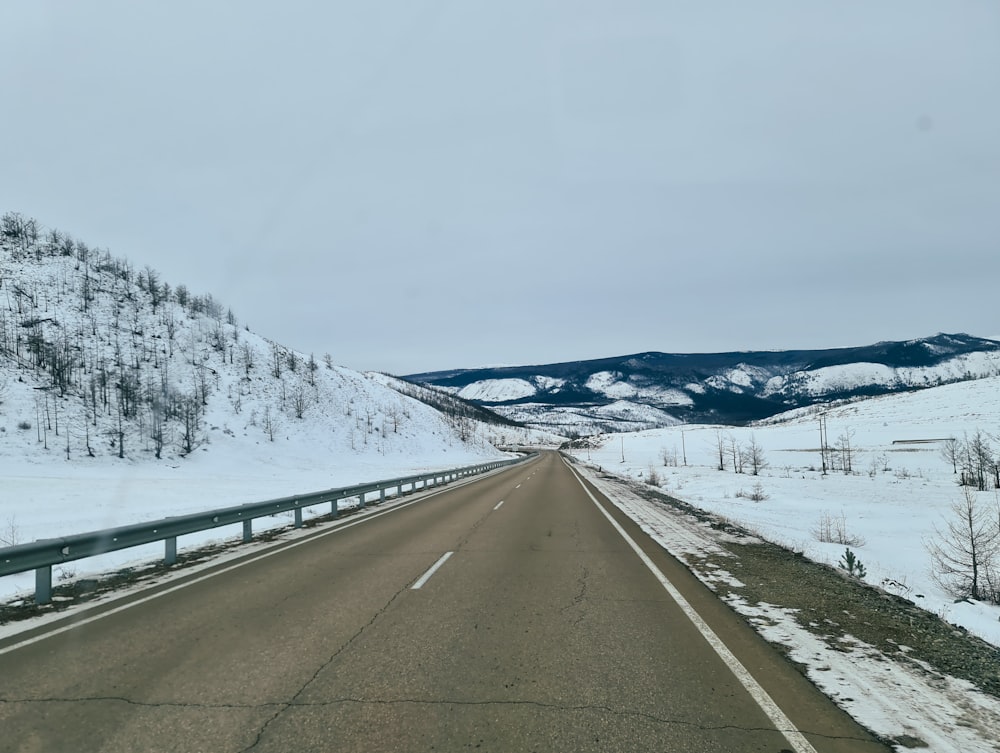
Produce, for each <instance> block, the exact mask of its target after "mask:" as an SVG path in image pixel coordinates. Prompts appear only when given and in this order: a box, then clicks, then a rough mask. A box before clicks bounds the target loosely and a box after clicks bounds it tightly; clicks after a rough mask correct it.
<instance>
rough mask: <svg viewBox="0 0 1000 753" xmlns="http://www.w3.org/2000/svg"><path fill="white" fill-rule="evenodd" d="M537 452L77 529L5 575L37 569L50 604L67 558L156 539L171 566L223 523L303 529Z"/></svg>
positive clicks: (5, 560) (248, 532)
mask: <svg viewBox="0 0 1000 753" xmlns="http://www.w3.org/2000/svg"><path fill="white" fill-rule="evenodd" d="M537 454H538V453H532V454H530V455H526V456H525V457H522V458H515V459H512V460H500V461H496V462H493V463H481V464H479V465H470V466H465V467H464V468H455V469H452V470H447V471H436V472H434V473H425V474H420V475H416V476H405V477H403V478H396V479H390V480H388V481H373V482H370V483H367V484H358V485H356V486H346V487H342V488H339V489H327V490H326V491H320V492H311V493H309V494H299V495H296V496H294V497H282V498H280V499H270V500H266V501H264V502H249V503H247V504H244V505H236V506H234V507H221V508H219V509H217V510H208V511H207V512H201V513H193V514H191V515H178V516H175V517H170V518H163V519H161V520H154V521H150V522H148V523H135V524H132V525H127V526H120V527H118V528H106V529H104V530H101V531H91V532H89V533H78V534H73V535H71V536H61V537H58V538H53V539H40V540H38V541H33V542H31V543H30V544H18V545H17V546H12V547H6V548H3V549H0V576H4V575H15V574H17V573H23V572H27V571H28V570H34V571H35V603H37V604H48V603H49V602H50V601H51V600H52V566H53V565H61V564H63V563H65V562H72V561H73V560H79V559H84V558H86V557H94V556H96V555H99V554H107V553H108V552H114V551H117V550H119V549H128V548H130V547H134V546H140V545H142V544H150V543H154V542H157V541H163V542H164V556H163V561H164V563H165V564H167V565H173V564H175V563H176V562H177V537H178V536H183V535H184V534H188V533H197V532H198V531H208V530H211V529H212V528H218V527H220V526H225V525H232V524H234V523H242V524H243V541H244V542H246V541H250V540H251V539H252V538H253V521H254V520H255V519H256V518H262V517H265V516H268V515H275V514H277V513H282V512H288V511H292V512H293V513H294V514H295V524H294V525H295V527H296V528H301V527H302V510H303V508H305V507H314V506H316V505H321V504H326V503H329V504H330V513H331V515H333V517H336V516H337V515H338V513H339V510H340V501H341V500H345V499H352V498H354V497H357V498H358V505H359V506H360V507H364V506H365V505H366V503H367V497H368V495H369V494H375V493H378V495H379V499H378V501H380V502H381V501H384V500H385V498H386V492H387V491H388V490H390V489H395V490H396V495H395V496H402V495H403V493H404V487H409V490H408V491H409V492H410V493H413V492H415V491H418V490H422V489H427V488H430V487H434V486H440V485H443V484H448V483H449V482H451V481H455V480H457V479H460V478H464V477H466V476H475V475H479V474H481V473H487V472H489V471H492V470H496V469H497V468H502V467H504V466H508V465H514V464H516V463H522V462H524V461H526V460H530V459H531V458H533V457H535V456H536V455H537Z"/></svg>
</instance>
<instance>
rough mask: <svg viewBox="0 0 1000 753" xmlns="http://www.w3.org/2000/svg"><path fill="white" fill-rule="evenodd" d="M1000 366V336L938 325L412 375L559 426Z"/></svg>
mask: <svg viewBox="0 0 1000 753" xmlns="http://www.w3.org/2000/svg"><path fill="white" fill-rule="evenodd" d="M997 374H1000V342H997V341H995V340H990V339H985V338H980V337H973V336H971V335H966V334H951V335H949V334H938V335H934V336H933V337H927V338H921V339H917V340H909V341H906V342H882V343H877V344H875V345H869V346H864V347H855V348H837V349H829V350H793V351H758V352H736V353H686V354H672V353H652V352H651V353H638V354H634V355H627V356H620V357H616V358H605V359H599V360H593V361H574V362H569V363H558V364H549V365H542V366H514V367H504V368H487V369H459V370H453V371H440V372H432V373H424V374H413V375H410V376H408V377H406V378H407V379H408V380H411V381H414V382H418V383H422V384H428V385H433V386H436V387H439V388H442V389H446V390H451V391H453V392H454V393H456V394H457V395H459V396H461V397H464V398H467V399H469V400H472V401H475V402H477V403H479V404H481V405H484V406H487V407H489V408H491V409H492V410H495V411H497V412H499V413H502V414H503V415H505V416H508V417H510V418H514V419H516V420H518V421H521V422H524V423H526V424H529V425H532V426H535V427H545V428H548V429H551V430H553V431H560V432H561V433H564V434H565V433H573V432H576V433H582V434H589V433H595V432H613V431H631V430H638V429H645V428H654V427H662V426H670V425H673V424H677V423H681V422H704V423H725V424H742V423H746V422H747V421H752V420H757V419H762V418H767V417H769V416H773V415H775V414H777V413H780V412H783V411H787V410H790V409H793V408H797V407H802V406H806V405H812V404H815V403H826V402H832V401H836V400H844V399H849V398H856V397H870V396H875V395H882V394H888V393H893V392H901V391H907V390H914V389H921V388H925V387H932V386H936V385H941V384H948V383H951V382H957V381H962V380H966V379H977V378H981V377H987V376H995V375H997Z"/></svg>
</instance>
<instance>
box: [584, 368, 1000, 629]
mask: <svg viewBox="0 0 1000 753" xmlns="http://www.w3.org/2000/svg"><path fill="white" fill-rule="evenodd" d="M821 417H822V418H823V421H824V426H825V433H826V443H827V445H828V447H829V451H828V453H827V467H828V472H827V473H826V474H824V473H823V470H822V466H823V458H822V456H821V454H820V418H821ZM998 431H1000V377H989V378H985V379H978V380H972V381H965V382H960V383H956V384H950V385H943V386H940V387H933V388H930V389H926V390H921V391H919V392H912V393H904V394H897V395H886V396H882V397H877V398H870V399H864V400H857V401H854V402H848V403H844V404H841V405H837V406H811V407H808V408H802V409H798V410H795V411H792V412H790V413H788V414H783V415H781V416H777V417H775V418H772V419H770V420H768V421H766V422H759V423H757V424H755V425H752V426H749V427H746V428H733V427H727V426H712V425H686V426H681V427H676V428H669V429H657V430H652V431H644V432H637V433H631V434H623V435H616V436H604V437H602V438H600V439H599V440H596V441H595V442H594V444H595V446H594V447H592V448H590V449H586V448H584V449H575V450H574V451H573V452H574V454H576V455H577V457H579V458H581V459H582V460H584V461H589V462H591V463H594V464H597V465H600V466H602V467H603V468H604V469H606V470H609V471H611V472H613V473H616V474H622V475H625V476H629V477H632V478H635V479H640V480H643V481H645V482H650V481H652V482H654V483H655V485H657V486H658V487H660V488H661V489H663V490H664V491H665V492H667V493H668V494H671V495H673V496H675V497H678V498H679V499H682V500H684V501H686V502H688V503H690V504H693V505H695V506H697V507H700V508H703V509H705V510H709V511H711V512H714V513H717V514H719V515H722V516H724V517H726V518H729V519H732V520H734V521H737V522H739V523H740V524H742V525H744V526H746V527H748V528H749V529H750V530H751V531H754V532H756V533H758V534H759V535H761V536H763V537H764V538H767V539H769V540H772V541H775V542H777V543H780V544H783V545H785V546H787V547H789V548H791V549H793V550H795V551H801V552H803V553H804V554H805V555H806V556H808V557H810V558H812V559H815V560H817V561H820V562H825V563H828V564H831V565H836V564H838V562H839V561H840V560H841V558H842V557H843V555H844V550H845V546H846V545H847V544H848V542H849V545H850V547H851V548H852V550H853V551H854V552H855V553H856V554H857V556H858V557H859V558H860V560H861V561H862V563H863V564H864V565H865V568H866V571H867V574H866V576H865V579H866V580H867V581H868V582H870V583H872V584H875V585H879V586H881V587H883V588H886V589H888V590H891V591H893V592H895V593H898V594H900V595H903V596H905V597H906V598H908V599H911V600H913V601H914V602H915V603H917V604H918V605H921V606H923V607H924V608H926V609H928V610H930V611H932V612H935V613H938V614H940V615H941V616H943V617H944V618H946V619H947V620H950V621H952V622H954V623H956V624H959V625H963V626H964V627H966V628H968V629H969V630H972V631H974V632H975V633H977V634H978V635H980V636H982V637H983V638H985V639H986V640H988V641H991V642H992V643H994V644H997V645H1000V621H998V619H1000V606H998V605H992V604H990V603H989V598H988V597H987V596H986V595H985V593H984V595H983V598H982V599H980V600H976V599H972V598H965V597H964V595H963V594H961V593H957V592H956V591H955V590H950V589H946V588H944V587H942V585H941V583H939V582H938V580H939V579H937V578H935V572H937V571H938V569H937V568H936V567H935V563H934V558H933V557H932V555H931V552H930V547H931V546H932V545H934V544H935V543H937V544H941V545H947V543H948V542H947V539H948V537H947V536H946V535H944V534H943V533H942V532H945V531H946V530H947V526H948V524H949V522H954V519H955V513H954V511H953V510H952V506H953V505H955V504H959V505H961V504H962V503H963V502H964V501H965V496H964V490H965V489H968V487H960V486H959V484H958V478H959V477H960V474H961V472H962V465H963V462H965V461H964V460H963V459H962V458H958V459H957V471H958V472H957V473H956V467H955V466H954V465H953V463H952V462H951V459H950V458H949V457H947V455H948V453H947V451H946V448H947V446H948V445H949V444H950V443H949V441H948V440H951V439H954V440H955V441H956V442H957V443H958V446H959V447H961V446H963V445H965V444H967V443H969V444H971V443H972V442H974V441H975V440H976V437H977V436H978V437H979V439H980V440H981V441H982V443H983V444H984V445H985V447H986V449H987V451H988V452H989V457H990V458H992V460H991V461H988V462H987V466H988V467H987V471H988V472H987V476H986V479H985V480H986V486H987V487H988V488H987V490H985V491H975V490H974V489H973V490H970V491H971V494H972V496H973V498H974V500H975V504H976V506H977V510H978V511H979V513H980V515H981V520H982V521H983V524H984V525H985V526H986V527H987V528H988V527H989V526H990V525H993V526H996V525H997V524H998V522H1000V496H998V495H1000V491H998V490H997V489H995V488H993V487H994V486H995V484H994V481H995V479H994V478H993V477H992V475H993V471H992V470H991V469H993V468H994V467H995V466H996V464H997V463H998V462H1000V439H998V438H997V436H996V435H997V432H998ZM753 445H757V446H758V447H759V448H760V450H761V459H762V460H763V461H764V463H765V464H766V465H765V466H764V467H763V468H761V469H760V471H759V475H758V476H756V477H755V476H753V475H751V465H750V460H749V459H748V449H749V448H750V447H751V446H753ZM720 454H721V464H722V465H724V466H725V470H724V471H720V470H719V465H720ZM734 457H735V458H737V462H741V463H742V464H743V472H742V473H736V472H734ZM845 458H849V471H847V470H845V462H844V461H845ZM685 459H686V463H687V464H686V465H685ZM651 476H652V478H651ZM754 497H760V499H758V500H757V501H754ZM990 521H993V522H992V523H990ZM824 531H825V533H827V534H832V535H831V536H822V535H820V534H821V533H822V532H824ZM841 534H843V535H841ZM821 538H832V539H833V541H821V540H820V539H821ZM995 547H996V548H995V550H994V553H993V554H992V555H990V556H986V555H987V554H988V553H987V552H983V555H984V556H983V560H982V562H981V563H980V564H981V565H983V564H988V565H989V567H991V568H992V571H991V572H992V575H991V576H990V577H992V578H993V579H994V581H993V586H994V587H995V586H996V585H997V580H996V579H997V576H998V575H1000V570H998V568H1000V540H997V541H996V542H995ZM986 572H987V569H985V568H984V570H983V571H982V573H981V577H985V574H986ZM982 585H983V584H981V586H982ZM983 590H984V592H985V591H986V590H987V589H986V588H984V589H983ZM959 599H961V600H959Z"/></svg>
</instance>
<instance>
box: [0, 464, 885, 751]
mask: <svg viewBox="0 0 1000 753" xmlns="http://www.w3.org/2000/svg"><path fill="white" fill-rule="evenodd" d="M598 503H600V506H599V505H598ZM602 508H605V509H607V510H608V511H609V512H608V513H605V512H602ZM609 516H610V517H612V518H613V519H614V520H615V521H617V524H618V526H619V527H620V528H621V530H618V529H616V527H615V525H614V524H613V523H612V522H611V521H610V520H609ZM623 533H625V534H626V535H627V536H629V537H631V538H632V539H633V540H634V541H635V542H636V547H635V548H633V546H632V545H630V544H629V542H628V541H627V540H626V538H624V537H623V535H622V534H623ZM636 549H639V550H641V551H642V552H644V553H645V557H646V558H647V561H648V562H649V564H651V565H652V566H653V567H654V568H655V569H657V570H659V571H660V573H661V574H662V576H663V579H665V580H666V581H668V584H667V585H666V586H665V585H664V583H663V582H661V578H660V577H659V576H658V575H657V574H655V573H654V571H653V570H651V569H650V567H649V566H648V565H647V564H646V563H644V562H643V559H642V558H641V557H640V555H639V554H638V553H637V551H636ZM449 553H451V554H449ZM435 565H437V569H433V568H434V566H435ZM209 575H210V577H206V574H204V573H202V574H199V575H197V576H190V577H189V578H187V579H182V580H181V581H180V582H181V583H184V582H186V581H189V583H188V584H187V585H185V586H184V587H182V588H174V586H175V585H177V583H176V582H175V583H174V584H171V589H172V590H169V591H167V589H166V587H165V586H157V587H154V588H153V590H151V591H149V592H146V593H144V594H140V595H139V596H136V597H132V598H130V599H129V600H127V602H128V603H133V602H134V605H133V606H130V607H128V608H124V609H121V608H119V607H120V606H122V604H118V605H115V606H116V611H113V613H108V614H106V616H103V617H101V618H99V619H96V620H92V621H89V622H86V623H85V624H77V625H76V626H75V627H73V628H72V629H69V630H65V631H63V632H60V633H57V634H51V632H52V630H53V627H60V625H59V624H56V625H54V626H49V627H47V628H45V629H44V630H42V631H35V632H34V633H31V634H28V635H22V636H19V637H16V638H11V639H7V640H5V641H0V751H45V752H46V753H50V752H52V751H74V752H79V751H108V752H112V751H128V752H129V753H134V752H135V751H204V752H205V753H224V752H230V751H231V752H234V753H235V752H236V751H250V750H253V751H258V752H260V753H264V752H265V751H282V752H286V753H287V752H288V751H464V750H482V751H504V752H507V751H629V753H635V752H636V751H700V752H706V753H708V752H711V751H769V752H771V753H779V752H781V751H796V753H811V751H813V750H815V751H818V752H819V753H839V752H841V751H843V752H844V753H846V752H847V751H852V752H853V751H862V752H866V751H872V752H874V751H885V750H888V748H885V747H883V746H881V745H879V744H878V743H876V742H874V741H873V740H872V739H871V738H870V736H869V735H868V734H867V733H865V732H864V730H862V729H861V728H859V727H858V726H857V725H855V724H854V723H853V722H852V721H851V720H850V719H849V718H848V717H847V716H846V715H844V714H843V713H842V712H840V711H839V710H838V709H837V708H836V707H835V706H834V705H833V704H832V703H831V702H830V701H828V700H827V699H826V698H825V697H824V696H823V695H821V694H820V693H819V692H818V691H816V690H815V688H813V686H812V685H811V684H809V683H808V682H807V681H805V680H804V679H803V678H802V677H801V675H799V674H798V673H797V672H796V671H795V670H794V668H792V667H791V666H789V665H788V664H787V663H786V662H785V660H784V659H782V658H781V657H780V656H779V655H778V654H777V653H776V652H775V651H773V650H772V649H771V648H769V647H768V646H767V645H766V644H764V643H763V642H762V641H761V640H760V639H759V638H758V637H757V636H756V635H755V634H754V633H753V632H752V631H751V630H750V629H749V628H747V627H746V626H745V625H744V624H743V622H742V621H741V620H740V619H739V618H738V617H736V616H734V615H733V613H732V612H731V611H730V610H729V609H728V608H727V607H725V605H723V604H721V602H719V601H718V600H717V599H715V598H714V597H713V596H712V595H711V594H710V593H709V592H708V591H707V590H706V589H704V588H703V587H702V586H701V585H700V584H698V583H697V582H696V581H695V580H694V579H693V578H692V577H691V576H690V574H689V573H688V572H687V571H686V570H685V569H684V568H683V567H681V566H680V565H679V564H678V563H677V562H676V561H675V560H673V559H672V558H670V557H669V556H668V555H666V554H665V553H664V552H663V550H662V549H660V548H659V547H658V546H656V545H655V544H654V543H652V542H651V541H650V540H649V539H648V538H647V537H646V536H645V535H644V534H642V533H641V532H640V531H639V530H638V529H637V528H636V526H635V525H633V524H632V523H631V522H630V521H628V520H627V519H626V518H624V516H622V515H621V514H620V513H619V512H618V511H617V510H616V509H615V508H613V506H612V505H610V504H608V503H607V502H606V501H605V500H604V499H603V498H601V497H600V495H598V494H597V493H596V492H595V491H593V490H592V489H591V490H590V492H589V493H588V491H587V490H586V489H585V486H584V484H583V483H582V482H581V481H580V480H578V478H577V477H576V475H574V473H573V472H572V471H571V470H570V468H569V467H568V466H567V465H566V464H565V463H564V461H563V460H562V459H561V458H560V457H559V456H558V455H557V454H555V453H545V454H543V455H542V457H541V458H540V459H538V460H536V461H534V462H532V463H528V464H525V465H521V466H516V467H514V468H511V469H508V470H505V471H502V472H498V473H496V474H493V475H491V476H489V477H487V478H485V479H482V480H479V481H476V482H474V483H469V484H465V485H462V486H459V487H450V488H447V489H445V490H443V491H440V492H438V493H436V494H433V495H431V496H429V497H428V498H424V499H421V500H419V501H417V502H415V503H414V504H411V505H409V506H405V507H401V508H398V509H394V510H391V511H386V512H385V513H384V514H381V515H379V516H377V517H374V516H373V517H369V518H367V519H359V518H354V519H351V518H348V519H345V520H344V521H342V522H340V523H338V524H335V525H334V526H330V527H324V528H323V529H321V530H320V531H319V532H318V533H317V534H316V535H314V536H312V537H310V538H308V539H306V540H302V541H300V542H298V543H296V544H295V545H294V546H288V545H287V544H283V545H279V546H277V547H276V548H275V549H273V550H270V551H269V553H268V556H266V557H264V558H260V556H259V554H258V555H255V556H254V557H249V558H247V560H246V561H245V562H243V563H241V564H239V566H234V565H233V564H232V563H230V564H226V565H224V566H219V567H218V568H216V569H215V570H214V571H210V573H209ZM415 586H417V587H415ZM671 591H673V592H674V594H675V595H680V598H681V600H682V601H685V602H687V603H689V604H690V607H691V608H692V609H693V610H694V611H695V612H697V614H698V615H699V617H696V618H695V620H696V621H699V622H701V621H703V623H704V624H705V625H707V626H708V628H707V629H708V630H709V631H710V636H709V638H710V639H711V640H715V639H712V638H711V636H713V635H714V636H717V639H718V641H719V642H721V643H722V644H724V645H725V646H726V647H728V650H727V649H726V648H722V649H721V651H722V653H723V654H727V653H729V652H731V653H732V655H733V657H734V658H733V659H732V660H731V661H730V663H729V664H727V663H726V662H725V661H724V659H723V658H721V657H720V654H719V653H718V651H717V650H716V649H714V648H713V647H712V645H711V644H710V640H709V639H706V637H705V635H704V634H703V631H701V630H699V629H698V627H697V626H696V625H695V622H693V621H692V619H691V617H690V616H689V615H688V613H686V612H685V610H684V609H683V608H682V606H681V605H679V603H678V601H677V600H676V599H675V595H672V594H671ZM149 596H155V598H148V597H149ZM101 610H104V611H108V610H109V607H107V606H104V607H100V608H98V610H97V611H96V612H90V613H88V614H87V615H84V616H94V615H95V614H98V613H100V612H101ZM73 619H74V620H75V621H76V622H77V623H80V620H81V618H80V617H75V618H73ZM63 627H64V625H63ZM26 638H29V639H32V641H33V642H30V643H27V645H21V646H20V647H18V648H15V649H13V650H11V646H13V645H14V644H16V643H19V642H20V643H24V642H25V639H26ZM734 662H737V663H735V664H734ZM734 666H735V672H734V668H733V667H734ZM742 672H745V673H746V674H747V675H748V676H752V677H753V678H756V683H759V688H758V689H755V690H754V691H753V692H754V693H756V699H755V697H754V695H752V694H751V692H749V691H748V690H747V688H746V684H748V683H749V684H750V686H751V687H752V688H754V687H756V686H755V680H749V681H745V682H741V681H740V680H739V679H738V677H737V675H738V674H740V673H742ZM769 704H773V708H777V709H780V710H778V711H777V712H776V713H777V717H776V715H775V712H774V711H773V708H772V706H771V705H769ZM765 708H772V711H771V713H770V714H769V713H767V712H766V711H765V710H764V709H765ZM776 719H777V721H776ZM785 727H787V729H784V728H785Z"/></svg>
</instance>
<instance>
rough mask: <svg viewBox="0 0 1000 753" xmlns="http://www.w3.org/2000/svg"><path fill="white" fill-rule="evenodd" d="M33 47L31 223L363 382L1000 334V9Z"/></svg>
mask: <svg viewBox="0 0 1000 753" xmlns="http://www.w3.org/2000/svg"><path fill="white" fill-rule="evenodd" d="M2 16H3V18H2V23H0V97H2V99H0V211H20V212H22V213H23V214H26V215H28V216H32V217H35V218H36V219H38V220H39V221H40V222H41V223H42V224H43V225H44V226H46V227H56V228H59V229H60V230H64V231H67V232H69V233H71V234H72V235H74V236H75V237H77V238H79V239H81V240H83V241H85V242H87V243H89V244H90V245H92V246H98V247H102V248H108V249H110V250H111V251H112V253H114V254H116V255H121V256H126V257H128V258H129V259H131V260H132V261H133V262H134V263H135V264H136V265H137V266H139V267H142V266H144V265H146V264H148V265H150V266H152V267H153V268H155V269H157V270H158V271H159V272H160V273H161V274H162V276H163V279H165V280H166V281H167V282H170V283H171V284H172V285H177V284H179V283H183V284H185V285H187V286H188V287H189V288H190V289H191V290H192V291H195V292H202V293H204V292H208V293H211V294H212V295H213V296H214V297H215V298H217V299H218V300H220V301H221V302H222V303H223V304H224V305H228V306H230V307H232V309H233V311H234V312H235V313H236V315H237V316H238V317H239V319H240V321H241V322H244V321H245V322H247V323H248V324H249V325H250V327H251V329H253V330H255V331H257V332H259V333H261V334H263V335H265V336H267V337H271V338H273V339H275V340H278V341H280V342H282V343H283V344H285V345H288V346H290V347H294V348H297V349H299V350H302V351H305V352H310V351H313V352H315V353H316V354H317V356H318V355H319V354H320V353H324V352H329V353H331V354H332V355H333V357H334V359H335V360H336V361H337V362H338V363H342V364H344V365H347V366H350V367H352V368H357V369H378V370H385V371H390V372H394V373H400V374H405V373H413V372H418V371H427V370H438V369H447V368H455V367H463V366H477V365H484V364H496V363H504V364H529V363H544V362H552V361H564V360H576V359H582V358H595V357H601V356H611V355H622V354H626V353H632V352H637V351H644V350H662V351H673V352H701V351H717V350H750V349H775V348H798V347H833V346H840V345H862V344H868V343H871V342H874V341H877V340H887V339H907V338H911V337H919V336H923V335H929V334H933V333H935V332H938V331H966V332H970V333H972V334H978V335H987V336H989V335H997V334H1000V323H998V321H997V293H996V289H997V286H998V285H1000V253H998V251H1000V245H998V244H1000V3H997V2H995V0H979V1H976V0H923V1H922V0H812V1H809V2H804V1H803V0H757V1H756V2H745V0H729V1H727V0H718V1H715V2H694V1H693V0H691V1H689V2H670V1H669V0H648V1H643V0H614V1H613V2H612V1H610V0H609V1H608V2H596V1H594V0H505V1H504V2H486V1H485V0H478V1H477V0H454V1H452V2H445V1H443V0H380V1H378V2H374V1H373V2H340V1H332V2H331V1H329V0H317V1H316V2H309V1H307V0H292V1H289V0H283V2H280V3H279V2H275V1H274V0H270V2H258V1H257V0H239V1H238V2H212V1H210V0H198V1H197V2H194V1H189V0H170V2H158V1H157V2H139V1H138V0H120V1H117V2H111V1H108V0H93V1H92V2H86V3H81V2H76V1H75V0H64V1H62V2H56V1H52V0H32V2H24V3H17V2H13V1H12V0H8V1H7V2H4V3H3V13H2Z"/></svg>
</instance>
